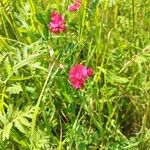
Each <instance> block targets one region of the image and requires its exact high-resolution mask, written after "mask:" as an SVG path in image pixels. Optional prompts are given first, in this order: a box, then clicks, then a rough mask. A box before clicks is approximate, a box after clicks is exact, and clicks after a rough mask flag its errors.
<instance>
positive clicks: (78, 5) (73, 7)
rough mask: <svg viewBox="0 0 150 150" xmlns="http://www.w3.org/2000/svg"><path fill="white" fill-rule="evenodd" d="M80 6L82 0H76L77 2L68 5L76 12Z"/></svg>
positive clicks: (70, 9)
mask: <svg viewBox="0 0 150 150" xmlns="http://www.w3.org/2000/svg"><path fill="white" fill-rule="evenodd" d="M80 6H81V0H75V2H74V3H73V4H71V5H70V6H69V7H68V10H69V11H71V12H74V11H77V10H79V9H80Z"/></svg>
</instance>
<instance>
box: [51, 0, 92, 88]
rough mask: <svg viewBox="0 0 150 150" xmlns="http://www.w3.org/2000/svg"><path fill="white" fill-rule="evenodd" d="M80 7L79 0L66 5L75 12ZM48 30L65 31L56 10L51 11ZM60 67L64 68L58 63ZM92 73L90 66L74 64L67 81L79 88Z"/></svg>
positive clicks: (62, 19)
mask: <svg viewBox="0 0 150 150" xmlns="http://www.w3.org/2000/svg"><path fill="white" fill-rule="evenodd" d="M80 7H81V0H74V3H72V4H71V5H69V6H68V10H69V11H70V12H75V11H77V10H79V9H80ZM48 26H49V28H50V31H51V32H53V33H55V34H57V33H60V32H63V31H66V25H65V21H64V17H63V16H62V15H61V14H60V13H58V12H56V11H52V12H51V21H50V23H49V25H48ZM60 68H62V69H63V68H64V66H62V65H60ZM92 75H93V69H92V68H86V67H85V66H84V65H82V64H76V65H75V66H73V67H72V68H71V69H70V71H69V81H70V83H71V85H72V86H73V88H75V89H80V88H83V87H84V84H85V82H86V80H87V78H88V77H91V76H92Z"/></svg>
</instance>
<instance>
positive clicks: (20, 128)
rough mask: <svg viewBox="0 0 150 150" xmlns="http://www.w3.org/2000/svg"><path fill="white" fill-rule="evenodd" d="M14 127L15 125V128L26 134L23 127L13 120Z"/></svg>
mask: <svg viewBox="0 0 150 150" xmlns="http://www.w3.org/2000/svg"><path fill="white" fill-rule="evenodd" d="M14 125H15V127H16V128H17V129H18V130H19V131H20V132H22V133H26V130H25V128H24V126H23V125H22V124H21V123H20V121H19V120H15V121H14Z"/></svg>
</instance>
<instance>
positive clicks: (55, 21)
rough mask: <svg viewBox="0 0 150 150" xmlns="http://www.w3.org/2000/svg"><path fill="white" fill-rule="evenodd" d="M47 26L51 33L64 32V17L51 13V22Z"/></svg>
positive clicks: (54, 12)
mask: <svg viewBox="0 0 150 150" xmlns="http://www.w3.org/2000/svg"><path fill="white" fill-rule="evenodd" d="M48 26H49V28H50V31H51V32H53V33H60V32H63V31H65V30H66V26H65V22H64V17H63V16H62V15H61V14H59V13H58V12H56V11H52V12H51V22H50V23H49V25H48Z"/></svg>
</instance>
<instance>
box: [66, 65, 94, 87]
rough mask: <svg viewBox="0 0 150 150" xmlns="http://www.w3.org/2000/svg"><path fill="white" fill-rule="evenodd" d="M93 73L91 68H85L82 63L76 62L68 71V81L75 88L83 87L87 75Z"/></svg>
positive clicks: (89, 75)
mask: <svg viewBox="0 0 150 150" xmlns="http://www.w3.org/2000/svg"><path fill="white" fill-rule="evenodd" d="M92 75H93V69H92V68H86V67H85V66H84V65H82V64H77V65H75V66H73V67H72V68H71V69H70V71H69V81H70V83H71V85H72V86H73V87H74V88H75V89H80V88H83V87H84V83H85V82H86V80H87V78H88V77H91V76H92Z"/></svg>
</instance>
